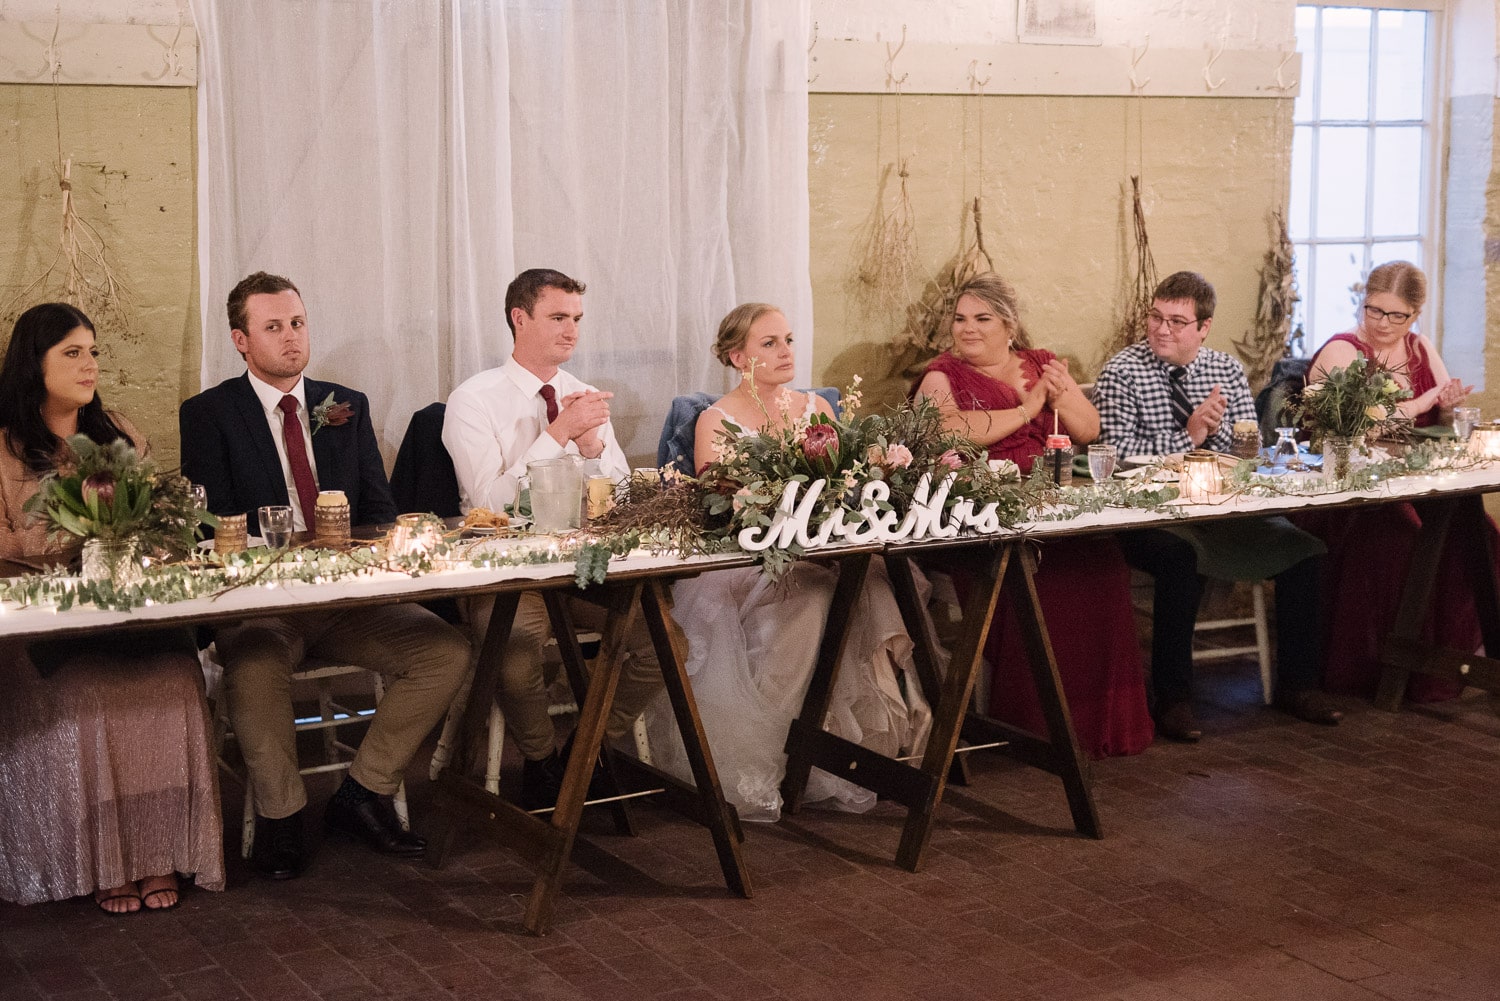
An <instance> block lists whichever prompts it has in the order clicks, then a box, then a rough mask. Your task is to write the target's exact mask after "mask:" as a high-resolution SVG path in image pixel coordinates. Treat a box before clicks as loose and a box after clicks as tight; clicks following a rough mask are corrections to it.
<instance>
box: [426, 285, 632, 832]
mask: <svg viewBox="0 0 1500 1001" xmlns="http://www.w3.org/2000/svg"><path fill="white" fill-rule="evenodd" d="M583 293H584V285H583V283H582V282H579V281H576V280H574V279H572V278H569V277H568V276H567V275H565V274H563V273H562V272H560V271H553V270H550V269H547V268H532V269H531V270H528V271H523V272H521V274H520V275H518V276H517V277H516V279H515V281H513V282H511V283H510V287H509V288H507V289H506V290H505V322H506V324H507V325H508V326H509V327H510V331H511V335H512V337H513V338H514V341H515V346H514V348H513V349H512V351H511V356H510V360H509V361H507V362H506V363H505V364H504V365H501V366H500V367H499V368H492V369H489V370H488V371H485V372H480V373H479V374H478V375H476V376H473V377H472V378H470V379H468V380H467V381H465V382H464V383H463V384H462V385H461V386H459V387H458V388H457V389H455V390H454V391H453V393H452V394H451V395H450V396H449V397H448V410H447V415H446V417H445V418H444V421H443V444H444V446H446V447H447V449H448V454H449V455H450V456H451V457H452V459H453V468H454V471H455V472H456V473H457V474H458V487H459V494H460V501H461V503H462V507H463V510H464V511H465V512H467V511H468V510H469V509H470V508H475V507H487V508H490V509H491V510H494V511H499V510H501V509H502V508H504V507H505V506H506V505H507V504H513V503H515V500H516V495H517V493H518V492H519V489H520V488H519V481H520V479H521V477H522V476H524V475H525V473H526V464H527V463H529V462H537V461H540V460H542V459H555V458H558V457H559V456H562V455H578V456H581V457H583V458H585V459H597V460H598V461H599V466H600V471H601V472H602V473H603V475H605V476H609V477H612V478H613V479H616V480H621V479H624V478H625V477H626V476H628V475H629V474H630V467H629V465H628V463H627V462H626V459H625V453H624V452H623V451H622V450H621V449H620V443H619V441H617V440H616V438H615V432H614V428H613V427H612V426H611V425H610V423H609V401H610V398H611V397H612V396H613V395H614V394H613V393H607V392H601V391H600V390H598V389H595V388H594V387H593V386H590V385H588V384H587V383H585V382H583V381H582V380H580V379H577V378H575V377H574V376H572V375H569V374H568V373H567V372H564V371H562V369H561V368H559V366H560V365H562V364H563V363H564V362H566V361H568V359H570V358H571V357H572V356H573V349H574V348H576V347H577V346H578V336H579V324H580V322H581V321H582V319H583ZM493 606H494V600H493V599H492V598H480V599H475V600H473V601H471V602H470V603H469V609H468V611H469V619H470V622H471V623H472V625H473V628H474V635H475V636H478V637H480V639H481V641H482V639H483V637H484V634H485V630H487V629H488V628H489V620H490V612H491V610H492V608H493ZM572 611H573V614H574V618H575V620H577V621H578V622H579V624H580V625H592V624H597V623H599V622H600V620H601V612H600V610H599V609H598V608H596V607H595V606H593V605H590V604H588V603H586V602H574V603H573V608H572ZM636 621H637V627H636V628H635V629H633V630H632V632H631V634H630V635H629V637H628V638H627V644H628V646H629V648H630V653H629V655H628V657H627V659H626V662H625V666H624V671H623V673H622V674H621V676H620V684H619V687H618V689H617V690H616V694H615V703H614V707H613V710H612V711H611V713H610V717H609V724H608V729H607V733H608V736H609V737H611V738H615V737H619V736H622V735H624V734H625V733H627V732H628V731H629V730H630V727H631V726H632V724H633V723H634V722H635V718H636V716H638V715H640V712H641V710H642V709H643V708H644V707H645V705H646V703H647V702H648V701H649V700H650V699H651V696H652V695H653V694H655V692H656V691H657V689H658V688H659V687H660V685H661V674H660V670H659V668H658V666H657V661H656V653H655V650H654V649H653V648H652V646H651V642H650V639H649V637H648V636H647V634H646V631H645V629H644V628H643V627H641V626H640V625H639V623H640V619H639V618H637V620H636ZM551 635H552V630H551V625H550V624H549V622H548V619H547V610H546V607H545V606H544V605H543V603H542V599H541V596H540V595H538V594H536V593H535V592H527V593H525V594H523V595H522V596H521V601H520V605H519V606H518V607H517V609H516V618H515V622H514V623H513V624H512V626H511V633H510V642H509V644H508V645H507V646H506V648H505V658H504V661H503V663H502V665H501V669H500V691H499V694H498V701H499V703H500V711H501V713H502V714H503V715H504V716H505V720H506V725H507V729H508V730H509V732H510V734H511V736H513V737H514V738H515V741H516V743H517V744H518V745H519V746H520V748H521V753H522V754H523V755H524V757H525V759H526V765H525V770H524V772H523V773H522V783H521V805H522V806H523V807H525V808H526V809H528V810H536V809H542V808H545V807H548V806H551V805H552V804H553V803H555V802H556V800H557V792H558V789H559V788H561V785H562V773H563V765H564V764H565V762H566V756H562V755H559V754H558V751H557V737H556V733H555V731H554V728H553V725H552V717H551V716H549V715H548V714H547V692H546V684H545V681H544V678H543V670H542V647H543V646H544V645H545V644H546V642H547V640H548V639H550V638H551Z"/></svg>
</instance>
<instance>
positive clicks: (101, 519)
mask: <svg viewBox="0 0 1500 1001" xmlns="http://www.w3.org/2000/svg"><path fill="white" fill-rule="evenodd" d="M68 448H69V449H70V450H71V452H72V460H71V461H70V462H67V463H64V464H63V465H62V466H61V467H60V468H59V469H58V470H56V471H55V472H52V473H48V474H47V475H46V476H44V477H42V479H41V482H40V484H39V485H38V488H37V492H36V493H35V494H34V495H33V496H32V498H31V499H30V500H29V501H27V503H26V510H27V512H28V513H30V515H31V516H32V517H34V518H39V519H41V520H42V521H43V522H45V523H46V525H47V530H48V535H49V536H51V537H52V539H53V540H54V541H56V542H60V543H64V544H66V543H68V542H75V543H76V542H77V541H78V540H82V542H83V554H82V564H81V576H82V577H83V578H84V579H85V580H88V581H93V582H95V583H101V582H108V583H110V584H112V585H113V586H114V587H115V588H116V589H120V588H125V587H129V586H131V585H132V584H137V583H139V582H140V581H141V580H142V579H144V568H143V562H142V561H143V558H144V557H145V556H147V555H148V554H152V553H159V554H161V555H164V556H174V555H182V554H185V553H187V552H189V551H190V550H191V549H192V548H193V546H194V544H195V543H196V542H197V539H198V538H199V534H200V525H202V524H213V516H212V515H210V514H209V513H208V512H207V511H205V510H203V509H202V508H200V507H198V506H197V504H196V502H195V501H194V499H193V494H192V489H191V484H189V483H188V481H187V479H186V478H184V477H182V476H180V475H178V474H176V473H168V472H161V471H159V470H157V468H156V466H155V464H154V463H152V462H151V460H150V459H145V458H142V457H141V456H139V455H138V454H137V453H136V451H135V449H134V448H132V447H131V446H130V443H129V442H128V441H126V440H123V439H122V440H118V441H113V442H110V443H109V444H107V445H100V444H98V443H97V442H95V441H93V440H92V439H90V438H89V437H87V436H86V435H74V436H73V437H71V438H69V439H68Z"/></svg>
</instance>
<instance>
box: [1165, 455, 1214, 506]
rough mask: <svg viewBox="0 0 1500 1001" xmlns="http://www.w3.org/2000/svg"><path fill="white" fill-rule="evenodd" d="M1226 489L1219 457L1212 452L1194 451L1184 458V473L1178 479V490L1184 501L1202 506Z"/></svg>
mask: <svg viewBox="0 0 1500 1001" xmlns="http://www.w3.org/2000/svg"><path fill="white" fill-rule="evenodd" d="M1223 488H1224V477H1223V474H1222V473H1221V472H1220V471H1219V457H1218V456H1217V455H1215V454H1214V453H1212V452H1203V451H1193V452H1189V453H1187V454H1186V455H1184V456H1183V457H1182V472H1181V473H1180V474H1178V477H1177V489H1178V492H1179V493H1180V494H1181V495H1182V499H1183V500H1185V501H1187V502H1188V503H1189V504H1202V503H1205V502H1207V501H1210V500H1212V499H1213V497H1214V495H1215V494H1217V493H1218V492H1219V491H1220V490H1222V489H1223Z"/></svg>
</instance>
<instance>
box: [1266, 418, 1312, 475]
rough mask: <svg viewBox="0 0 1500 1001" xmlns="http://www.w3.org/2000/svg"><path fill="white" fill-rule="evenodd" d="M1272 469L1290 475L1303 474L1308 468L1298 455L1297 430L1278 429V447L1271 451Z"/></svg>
mask: <svg viewBox="0 0 1500 1001" xmlns="http://www.w3.org/2000/svg"><path fill="white" fill-rule="evenodd" d="M1271 467H1272V468H1273V469H1280V470H1283V471H1284V472H1288V473H1296V472H1301V471H1303V470H1305V469H1306V468H1307V464H1306V463H1304V462H1303V461H1302V456H1301V455H1299V454H1298V453H1297V429H1296V428H1277V429H1276V447H1275V448H1274V449H1272V450H1271Z"/></svg>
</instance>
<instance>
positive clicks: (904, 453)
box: [595, 377, 1030, 575]
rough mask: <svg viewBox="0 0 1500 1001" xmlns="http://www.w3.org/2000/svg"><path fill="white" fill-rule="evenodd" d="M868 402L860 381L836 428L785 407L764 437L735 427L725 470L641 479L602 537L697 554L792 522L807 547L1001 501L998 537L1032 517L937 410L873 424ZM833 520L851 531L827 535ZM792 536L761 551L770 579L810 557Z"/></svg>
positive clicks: (726, 440)
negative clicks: (808, 540) (912, 515)
mask: <svg viewBox="0 0 1500 1001" xmlns="http://www.w3.org/2000/svg"><path fill="white" fill-rule="evenodd" d="M860 397H861V393H860V390H859V379H858V377H856V378H855V382H854V385H853V386H851V387H850V389H849V391H848V392H847V393H846V394H845V395H844V397H843V400H842V407H841V414H840V416H839V417H838V418H837V419H831V418H829V417H827V416H825V415H822V414H814V415H812V416H811V417H801V416H798V415H794V414H792V413H790V412H788V411H787V409H786V408H785V406H783V409H782V410H781V412H780V413H779V414H777V415H774V416H773V417H772V419H771V420H768V421H767V422H766V426H765V427H764V428H762V429H761V431H760V432H759V433H757V434H749V435H745V434H738V433H735V432H734V431H731V430H729V429H726V430H725V431H724V432H723V433H722V434H721V437H720V439H719V449H720V450H719V458H718V460H717V461H715V462H713V463H711V464H709V465H708V466H707V467H705V468H704V469H703V470H702V472H701V473H700V474H699V476H698V477H697V478H693V477H688V476H683V475H682V474H680V473H667V474H665V475H663V476H662V477H660V478H659V479H658V478H655V477H653V478H649V479H647V478H639V477H638V478H637V479H635V480H633V481H632V482H631V484H630V485H629V489H628V490H627V492H626V494H625V497H624V499H623V500H622V501H621V502H620V503H619V504H617V505H616V507H615V509H614V510H612V511H611V512H610V513H609V515H608V516H607V517H606V519H604V520H603V522H602V523H596V526H595V527H596V530H599V531H601V532H604V533H609V532H614V533H620V532H634V533H636V535H635V537H636V538H638V539H646V540H648V541H649V540H651V539H652V538H653V537H654V539H655V540H656V541H657V543H658V544H660V545H661V546H662V547H663V548H672V549H675V550H678V551H682V552H685V553H693V552H714V551H719V550H723V549H729V548H734V547H735V546H736V545H737V544H738V543H739V540H740V537H741V532H743V531H745V530H746V529H751V530H757V531H759V532H761V533H770V532H771V531H772V529H773V527H774V526H778V525H783V524H785V523H787V522H795V523H796V524H797V525H799V526H801V527H802V528H803V529H804V530H805V533H806V535H807V536H808V537H814V536H818V535H819V533H820V532H823V535H824V536H827V537H828V538H827V539H826V540H825V541H838V539H840V538H848V537H849V536H850V534H852V533H857V532H858V531H859V530H860V529H861V528H862V527H863V528H867V529H873V528H874V527H875V526H874V525H873V522H874V521H876V520H879V521H882V522H883V523H884V524H885V525H886V527H887V529H888V530H892V531H894V530H896V527H897V526H899V525H901V524H902V523H903V519H905V518H906V517H907V515H908V512H910V511H911V510H912V508H913V507H915V506H925V508H926V509H927V510H928V512H929V513H931V514H939V513H940V514H941V516H942V517H943V518H944V519H945V520H949V518H950V515H952V514H953V509H954V507H955V505H956V504H958V503H961V502H967V503H968V505H969V507H968V508H967V509H966V510H968V511H969V512H971V513H972V512H973V511H977V510H979V509H981V508H984V507H985V506H986V505H988V504H990V503H992V502H993V503H994V505H995V506H994V508H993V510H992V511H990V512H989V513H988V514H986V515H985V517H986V518H987V519H989V520H990V521H993V522H995V525H996V526H997V527H999V526H1004V527H1011V526H1014V525H1015V524H1017V523H1018V522H1020V521H1021V520H1022V519H1023V518H1024V517H1025V516H1026V514H1027V511H1028V510H1029V506H1030V502H1029V500H1028V499H1027V497H1028V496H1029V493H1028V489H1029V488H1027V487H1026V486H1025V485H1024V484H1023V483H1021V482H1020V481H1019V480H1018V479H1016V478H1014V477H1007V476H1004V475H1003V474H1002V473H996V472H993V471H991V470H990V468H989V467H988V465H987V464H986V463H985V461H984V458H985V457H984V454H983V452H982V451H981V450H979V449H978V448H977V447H976V446H975V445H974V444H973V443H972V442H970V441H969V440H968V439H967V438H964V437H963V436H961V435H958V434H955V433H953V432H951V431H948V430H946V429H944V427H943V420H942V415H941V413H940V412H939V411H938V409H937V407H936V406H935V405H933V404H932V403H931V402H927V401H923V402H918V403H912V402H907V403H903V404H901V405H900V406H898V407H896V408H894V409H891V410H889V411H887V412H885V413H879V414H867V413H864V412H862V410H861V408H860V403H861V399H860ZM768 416H771V415H768ZM778 519H779V520H778ZM830 519H833V520H834V521H835V524H836V525H838V526H841V527H842V532H841V533H837V534H831V533H830V531H828V530H825V525H826V523H827V522H829V520H830ZM986 524H988V521H986ZM991 530H993V529H991ZM792 535H793V533H791V532H786V533H785V535H784V536H783V535H778V536H777V537H778V541H777V542H776V543H775V544H768V545H766V546H764V547H763V548H761V549H759V550H757V551H756V552H757V555H758V557H759V558H760V559H762V560H763V562H764V565H765V567H766V570H767V572H768V573H771V574H773V575H774V574H779V573H780V572H781V571H783V570H784V569H785V568H786V567H787V566H788V565H789V564H790V563H791V562H792V561H793V560H794V559H796V558H797V557H798V556H800V555H802V553H803V552H804V551H805V549H806V546H805V545H803V544H802V543H801V542H800V541H798V539H797V538H792ZM819 544H821V543H819ZM616 551H618V550H617V549H616Z"/></svg>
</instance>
